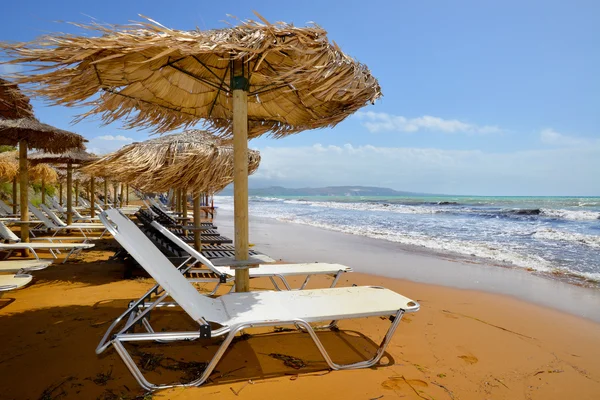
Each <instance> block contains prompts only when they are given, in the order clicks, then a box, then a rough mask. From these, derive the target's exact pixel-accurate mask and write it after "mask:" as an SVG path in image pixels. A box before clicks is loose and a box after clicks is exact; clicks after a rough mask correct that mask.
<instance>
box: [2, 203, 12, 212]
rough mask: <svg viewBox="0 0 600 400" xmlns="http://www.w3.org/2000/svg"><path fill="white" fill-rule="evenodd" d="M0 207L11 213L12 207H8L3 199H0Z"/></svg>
mask: <svg viewBox="0 0 600 400" xmlns="http://www.w3.org/2000/svg"><path fill="white" fill-rule="evenodd" d="M0 208H1V209H2V211H4V212H5V213H6V214H12V208H10V207H9V206H8V204H6V203H5V202H4V201H2V200H1V199H0Z"/></svg>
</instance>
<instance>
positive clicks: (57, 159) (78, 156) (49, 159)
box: [29, 149, 98, 165]
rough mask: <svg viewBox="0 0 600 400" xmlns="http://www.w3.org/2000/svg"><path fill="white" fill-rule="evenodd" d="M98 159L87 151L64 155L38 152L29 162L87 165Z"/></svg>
mask: <svg viewBox="0 0 600 400" xmlns="http://www.w3.org/2000/svg"><path fill="white" fill-rule="evenodd" d="M97 159H98V157H97V156H96V155H95V154H92V153H88V152H87V151H85V150H82V149H81V150H70V151H64V152H62V153H45V152H37V153H33V154H30V155H29V161H30V162H31V163H32V164H39V163H46V164H77V165H79V164H85V163H90V162H93V161H96V160H97Z"/></svg>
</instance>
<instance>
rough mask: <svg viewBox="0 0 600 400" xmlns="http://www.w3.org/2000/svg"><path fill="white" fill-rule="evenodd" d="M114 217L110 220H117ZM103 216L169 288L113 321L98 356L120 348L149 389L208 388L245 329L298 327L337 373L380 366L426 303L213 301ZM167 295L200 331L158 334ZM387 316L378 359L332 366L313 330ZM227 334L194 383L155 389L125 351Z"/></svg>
mask: <svg viewBox="0 0 600 400" xmlns="http://www.w3.org/2000/svg"><path fill="white" fill-rule="evenodd" d="M107 218H110V221H108V219H107ZM100 219H101V220H102V222H103V223H105V224H106V225H107V226H109V225H111V224H112V225H111V226H112V227H113V228H114V236H115V239H116V240H118V241H119V243H121V245H122V246H123V247H124V248H125V249H126V250H127V251H128V252H129V254H131V256H132V257H134V258H135V260H136V261H137V262H138V263H139V264H140V265H141V266H142V267H143V268H144V269H145V270H146V271H147V272H148V273H149V274H150V275H151V276H152V277H153V278H154V279H155V280H156V281H157V282H158V284H159V285H160V286H161V288H162V290H160V291H159V290H157V291H156V295H157V298H156V300H153V301H152V302H151V303H149V305H147V303H146V301H147V300H149V298H148V297H147V296H146V295H145V296H143V297H142V298H141V299H139V300H138V301H137V302H134V303H133V304H132V305H131V306H130V307H129V308H128V310H127V311H126V312H125V313H124V314H122V315H121V316H120V317H119V318H117V320H115V321H114V322H113V324H112V325H111V326H110V327H109V329H108V331H107V332H106V333H105V335H104V337H103V338H102V340H101V341H100V344H99V345H98V347H97V348H96V353H97V354H100V353H102V352H103V351H104V350H106V349H107V348H108V347H109V346H110V345H113V346H114V347H115V349H116V351H117V353H118V354H119V355H120V356H121V358H122V359H123V361H124V362H125V364H126V366H127V368H128V369H129V370H130V371H131V373H132V374H133V376H134V377H135V378H136V380H137V381H138V383H139V384H140V385H141V386H142V387H144V388H145V389H148V390H156V389H161V388H167V387H173V386H199V385H201V384H202V383H204V382H205V381H206V380H207V379H208V377H209V376H210V374H211V372H212V371H213V370H214V369H215V367H216V366H217V364H218V362H219V360H220V359H221V357H222V356H223V354H224V353H225V351H226V350H227V348H228V347H229V345H230V344H231V342H232V340H233V338H234V337H235V335H236V334H237V333H238V332H239V331H241V330H243V329H249V328H255V327H271V326H281V325H293V326H295V327H296V328H298V329H301V330H303V331H305V332H308V333H309V335H310V337H311V338H312V339H313V341H314V342H315V344H316V346H317V348H318V349H319V351H320V352H321V355H322V356H323V358H324V359H325V361H326V362H327V364H328V365H329V366H330V367H331V368H332V369H336V370H337V369H353V368H367V367H370V366H372V365H375V364H376V363H377V362H378V361H379V359H380V358H381V357H382V356H383V354H384V352H385V349H386V347H387V345H388V344H389V342H390V340H391V338H392V336H393V334H394V332H395V331H396V328H397V327H398V325H399V323H400V320H401V318H402V316H403V315H404V313H405V312H415V311H418V310H419V304H418V303H416V302H414V301H413V300H410V299H408V298H406V297H404V296H402V295H400V294H398V293H395V292H393V291H391V290H388V289H384V288H381V287H371V286H363V287H360V286H356V287H344V288H327V289H317V290H302V291H282V292H278V291H268V292H246V293H230V294H226V295H223V296H220V297H218V298H210V297H208V296H204V295H202V294H200V293H199V292H198V291H197V290H196V289H195V288H194V286H193V285H192V284H191V283H190V282H188V280H187V279H186V278H185V277H184V276H183V275H182V274H181V272H180V271H179V270H178V269H177V268H176V267H174V266H173V265H172V264H171V262H170V261H169V260H168V259H167V258H166V256H165V255H164V254H162V253H161V252H160V251H159V250H158V249H157V248H156V247H155V246H154V244H153V243H152V242H151V241H150V239H148V238H147V237H146V235H144V233H142V231H141V230H140V229H139V228H138V227H137V226H136V225H135V224H134V223H133V222H132V221H131V220H129V219H128V218H127V217H125V216H124V215H123V214H121V213H120V212H119V211H118V210H107V211H105V212H104V213H102V214H101V215H100ZM167 296H171V298H172V299H173V300H174V301H175V303H176V305H179V306H180V307H181V308H182V309H183V310H184V311H185V312H186V313H187V314H188V315H189V316H190V318H192V320H194V321H195V322H196V323H198V329H197V330H194V331H190V332H164V331H162V332H155V331H154V330H152V327H151V326H150V325H149V322H148V320H147V316H148V315H149V312H150V311H151V310H152V309H155V308H156V306H157V305H158V304H163V301H164V299H165V298H166V297H167ZM142 310H143V311H142ZM383 316H385V317H390V316H391V317H392V318H390V319H391V321H392V323H391V326H390V328H389V330H388V331H387V333H386V335H385V337H384V339H383V340H382V342H381V344H380V346H379V348H378V349H377V352H376V354H375V355H374V357H373V358H372V359H370V360H366V361H360V362H357V363H353V364H346V365H340V364H337V363H335V362H333V361H332V359H331V358H330V356H329V354H328V353H327V351H326V350H325V348H324V346H323V344H322V343H321V341H320V339H319V338H318V336H317V334H316V332H315V329H314V328H313V327H312V326H311V325H310V323H315V322H321V321H332V322H331V323H330V324H329V325H328V326H327V327H329V328H333V327H336V323H337V321H338V320H343V319H350V318H365V317H383ZM125 318H128V319H127V320H126V321H125V323H124V326H123V327H122V328H121V329H120V330H119V331H118V332H117V333H116V334H113V330H115V328H116V326H118V325H120V323H121V321H123V320H124V319H125ZM137 323H141V324H142V325H143V326H144V327H145V328H146V329H147V331H148V332H146V333H133V328H134V327H135V325H136V324H137ZM211 323H214V324H218V325H219V326H220V327H219V328H217V329H212V328H211ZM222 336H224V339H223V341H222V343H221V345H220V347H219V349H218V350H217V352H216V354H215V355H214V357H213V358H212V359H211V360H210V362H209V363H208V364H207V367H206V369H205V370H204V371H203V373H202V375H201V376H200V377H199V378H198V379H196V380H194V381H192V382H189V383H186V384H183V383H179V384H169V385H155V384H152V383H150V382H149V381H148V380H147V379H146V378H145V377H144V375H143V374H142V372H141V370H140V369H139V367H138V366H137V365H136V363H135V361H134V360H133V359H132V357H131V355H130V354H129V352H128V351H127V349H126V348H125V346H124V343H125V342H140V341H141V342H144V341H146V342H147V341H161V342H169V341H189V340H196V339H200V338H205V339H208V338H215V337H222Z"/></svg>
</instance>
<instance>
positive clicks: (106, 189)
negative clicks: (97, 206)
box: [104, 178, 108, 208]
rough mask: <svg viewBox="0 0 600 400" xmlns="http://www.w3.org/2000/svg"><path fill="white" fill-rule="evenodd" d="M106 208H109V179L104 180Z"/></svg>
mask: <svg viewBox="0 0 600 400" xmlns="http://www.w3.org/2000/svg"><path fill="white" fill-rule="evenodd" d="M104 207H105V208H106V207H108V179H106V178H104Z"/></svg>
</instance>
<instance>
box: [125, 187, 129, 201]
mask: <svg viewBox="0 0 600 400" xmlns="http://www.w3.org/2000/svg"><path fill="white" fill-rule="evenodd" d="M125 196H126V197H125V205H126V206H128V205H129V184H127V194H126V195H125Z"/></svg>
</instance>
